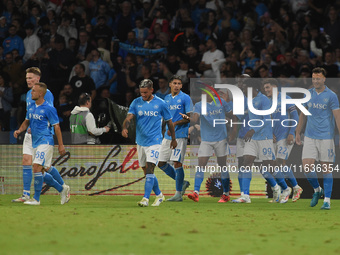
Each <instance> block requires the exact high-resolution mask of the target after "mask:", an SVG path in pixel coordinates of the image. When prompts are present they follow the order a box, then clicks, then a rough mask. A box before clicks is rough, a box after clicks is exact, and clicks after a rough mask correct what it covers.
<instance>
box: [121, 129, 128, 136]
mask: <svg viewBox="0 0 340 255" xmlns="http://www.w3.org/2000/svg"><path fill="white" fill-rule="evenodd" d="M128 134H129V131H128V130H127V129H126V128H124V129H123V130H122V136H123V137H125V138H128Z"/></svg>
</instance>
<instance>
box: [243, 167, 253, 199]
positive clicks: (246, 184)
mask: <svg viewBox="0 0 340 255" xmlns="http://www.w3.org/2000/svg"><path fill="white" fill-rule="evenodd" d="M251 178H252V173H251V171H246V172H244V173H243V180H242V186H243V193H244V194H245V195H249V190H250V182H251Z"/></svg>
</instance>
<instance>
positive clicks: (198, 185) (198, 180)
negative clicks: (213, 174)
mask: <svg viewBox="0 0 340 255" xmlns="http://www.w3.org/2000/svg"><path fill="white" fill-rule="evenodd" d="M203 179H204V173H203V172H196V174H195V186H194V189H195V190H197V191H200V189H201V184H202V182H203Z"/></svg>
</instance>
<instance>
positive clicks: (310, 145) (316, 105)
mask: <svg viewBox="0 0 340 255" xmlns="http://www.w3.org/2000/svg"><path fill="white" fill-rule="evenodd" d="M325 81H326V71H325V69H323V68H320V67H317V68H314V69H313V70H312V82H313V86H314V88H312V89H310V90H309V92H310V93H311V99H310V101H309V102H308V103H306V105H305V106H307V107H308V111H309V112H310V113H311V115H308V116H307V117H306V116H305V115H304V114H303V113H300V117H299V124H298V126H297V127H296V143H297V144H298V145H300V144H301V137H300V133H301V130H302V127H303V126H304V124H305V123H306V121H307V126H306V130H305V139H304V143H303V149H302V165H303V168H304V171H305V175H306V177H307V180H308V181H309V183H310V184H311V185H312V187H313V188H314V194H313V198H312V201H311V202H310V206H311V207H314V206H316V205H317V204H318V202H319V199H320V198H321V197H322V196H323V195H324V202H323V205H322V206H321V209H323V210H329V209H331V195H332V188H333V176H332V170H333V169H334V168H335V167H338V166H335V165H334V161H335V145H334V140H333V139H334V128H335V122H336V126H337V128H338V130H340V110H339V100H338V97H337V95H336V94H335V93H334V92H333V91H331V90H330V89H329V88H328V87H327V86H326V85H325ZM315 161H320V163H321V167H322V172H323V188H324V189H322V188H321V187H320V184H319V181H318V177H317V174H316V172H315V169H316V168H317V167H316V166H315Z"/></svg>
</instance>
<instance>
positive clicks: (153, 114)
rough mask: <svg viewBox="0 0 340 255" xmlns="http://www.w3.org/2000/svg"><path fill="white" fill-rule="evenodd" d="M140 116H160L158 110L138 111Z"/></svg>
mask: <svg viewBox="0 0 340 255" xmlns="http://www.w3.org/2000/svg"><path fill="white" fill-rule="evenodd" d="M138 115H139V116H150V117H152V116H158V111H138Z"/></svg>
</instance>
